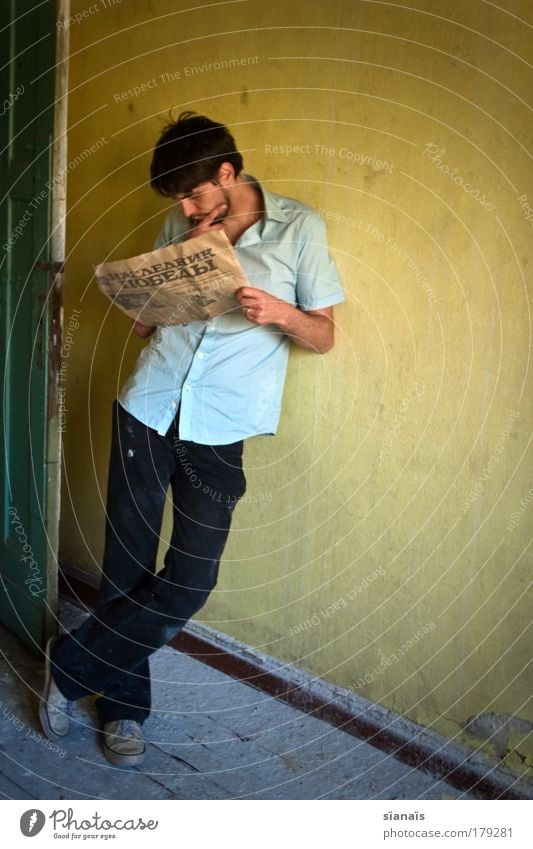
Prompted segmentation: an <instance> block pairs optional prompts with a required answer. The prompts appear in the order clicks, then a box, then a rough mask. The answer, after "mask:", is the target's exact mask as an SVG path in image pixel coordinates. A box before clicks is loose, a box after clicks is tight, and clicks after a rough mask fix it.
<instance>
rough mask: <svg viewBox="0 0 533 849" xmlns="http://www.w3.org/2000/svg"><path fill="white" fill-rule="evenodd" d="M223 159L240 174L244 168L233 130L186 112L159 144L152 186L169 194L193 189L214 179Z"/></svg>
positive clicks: (173, 124) (152, 170) (160, 192)
mask: <svg viewBox="0 0 533 849" xmlns="http://www.w3.org/2000/svg"><path fill="white" fill-rule="evenodd" d="M223 162H230V163H231V165H233V167H234V169H235V174H236V175H238V174H240V172H241V171H242V168H243V162H242V156H241V154H240V153H239V152H238V150H237V148H236V145H235V139H234V138H233V136H232V135H231V133H230V132H229V130H228V129H227V128H226V127H225V126H224V125H223V124H217V123H216V122H215V121H211V120H210V119H209V118H206V117H205V116H204V115H197V114H196V113H195V112H182V113H181V114H180V115H179V117H178V120H177V121H173V122H172V123H170V124H168V125H167V126H166V127H165V129H164V131H163V133H162V135H161V137H160V138H159V141H158V142H157V144H156V146H155V149H154V155H153V158H152V165H151V167H150V185H151V186H152V188H153V189H155V191H156V192H159V194H161V195H164V196H165V197H174V196H175V195H177V194H178V193H180V192H185V193H186V192H190V191H192V189H194V188H196V186H198V185H200V183H206V182H208V181H210V180H213V179H214V177H215V175H216V174H217V172H218V169H219V168H220V166H221V165H222V163H223Z"/></svg>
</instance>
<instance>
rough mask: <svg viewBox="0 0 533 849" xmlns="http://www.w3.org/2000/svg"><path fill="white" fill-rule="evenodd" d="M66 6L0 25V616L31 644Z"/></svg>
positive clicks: (46, 512)
mask: <svg viewBox="0 0 533 849" xmlns="http://www.w3.org/2000/svg"><path fill="white" fill-rule="evenodd" d="M68 6H69V0H60V1H59V2H55V0H45V2H41V3H39V4H35V2H34V0H11V2H10V3H9V10H8V13H7V17H8V21H7V24H6V25H4V26H3V27H2V29H1V30H0V46H1V48H2V49H1V50H0V56H1V57H2V61H3V62H5V64H4V65H3V66H2V67H1V68H0V81H1V83H2V91H3V92H5V95H4V98H5V99H4V100H3V104H2V108H1V109H0V133H1V135H0V155H1V172H0V173H1V184H0V196H1V203H0V237H1V240H2V247H1V249H0V306H1V310H0V315H1V319H0V320H1V323H2V326H1V338H0V374H1V377H2V416H1V420H0V438H1V443H0V444H1V446H2V454H3V457H2V459H3V462H2V464H1V468H0V521H1V522H2V537H1V550H0V622H1V623H2V624H4V625H6V626H7V627H8V628H10V629H11V630H12V631H14V632H15V633H16V634H17V635H18V636H19V637H20V638H21V639H22V640H23V641H24V642H25V643H26V644H27V645H28V646H30V647H31V648H32V649H34V650H35V651H37V652H39V651H40V650H41V648H42V646H43V644H44V642H45V640H46V638H47V637H48V636H49V635H50V634H51V633H53V632H54V631H55V630H56V628H57V577H58V575H57V573H58V565H57V563H58V537H59V498H60V458H61V433H60V429H59V424H58V415H57V408H58V403H57V399H58V366H59V360H60V353H61V327H62V283H63V275H62V261H63V257H64V246H65V224H64V222H65V195H66V192H65V179H66V169H65V164H66V103H67V71H68V28H66V27H58V26H57V21H58V20H59V19H60V18H61V17H63V16H64V17H68V12H69V8H68ZM6 59H7V62H6V61H5V60H6Z"/></svg>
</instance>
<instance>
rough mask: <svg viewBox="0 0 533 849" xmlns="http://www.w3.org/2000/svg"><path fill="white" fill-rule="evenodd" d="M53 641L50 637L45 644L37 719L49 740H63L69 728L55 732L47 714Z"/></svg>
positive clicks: (54, 638)
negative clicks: (42, 681) (41, 687)
mask: <svg viewBox="0 0 533 849" xmlns="http://www.w3.org/2000/svg"><path fill="white" fill-rule="evenodd" d="M55 641H56V637H50V639H49V640H48V642H47V644H46V649H45V655H44V656H45V675H44V688H43V692H42V695H41V701H40V702H39V719H40V720H41V726H42V729H43V731H44V733H45V734H46V736H47V737H48V739H49V740H63V739H64V738H65V737H66V736H67V734H68V732H69V729H68V728H67V730H66V731H65V733H64V734H57V732H55V731H54V729H53V728H52V726H51V724H50V718H49V716H48V693H49V691H50V684H51V681H52V661H51V658H50V652H51V649H52V647H53V645H54V643H55Z"/></svg>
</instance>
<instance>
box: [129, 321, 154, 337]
mask: <svg viewBox="0 0 533 849" xmlns="http://www.w3.org/2000/svg"><path fill="white" fill-rule="evenodd" d="M131 329H132V330H133V332H134V333H136V334H137V336H140V337H141V339H147V338H148V336H151V335H152V333H153V332H154V330H155V327H149V326H148V325H147V324H142V323H141V322H140V321H134V322H133V327H132V328H131Z"/></svg>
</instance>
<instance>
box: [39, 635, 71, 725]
mask: <svg viewBox="0 0 533 849" xmlns="http://www.w3.org/2000/svg"><path fill="white" fill-rule="evenodd" d="M56 639H57V637H50V639H49V640H48V642H47V644H46V649H45V677H44V689H43V692H42V695H41V702H40V704H39V719H40V720H41V725H42V728H43V731H44V733H45V734H46V736H47V737H48V738H49V739H50V740H57V739H58V738H59V737H66V736H67V734H68V732H69V730H70V709H71V702H70V701H69V699H67V698H66V697H65V696H64V695H63V693H62V692H61V690H60V689H59V687H58V686H57V684H56V683H55V681H54V679H53V677H52V661H51V657H50V655H51V652H52V649H53V647H54V644H55V642H56Z"/></svg>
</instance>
